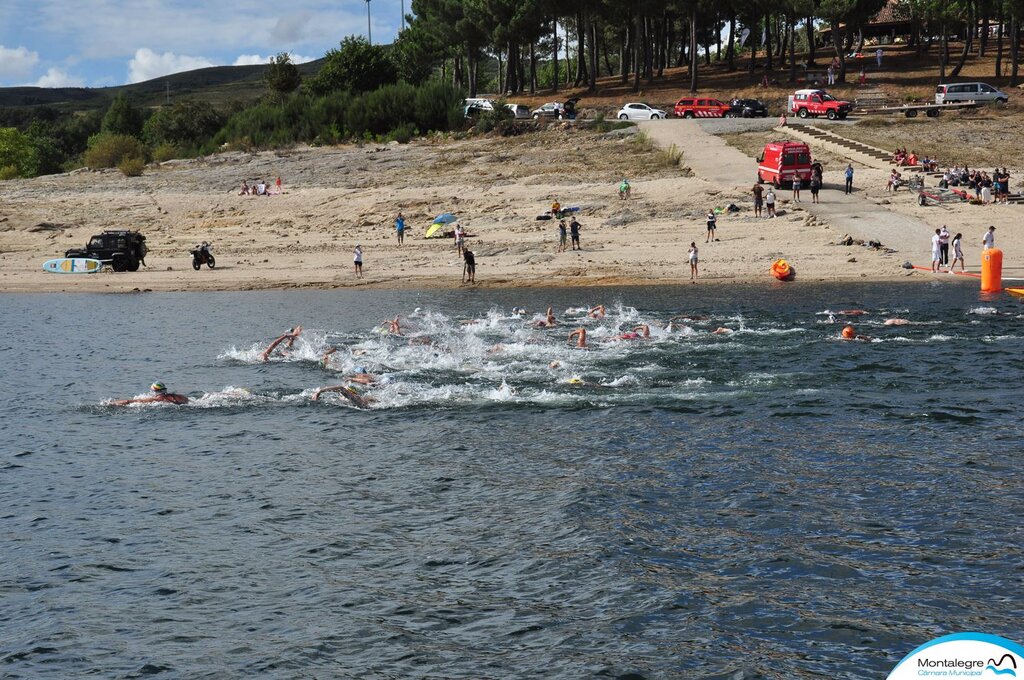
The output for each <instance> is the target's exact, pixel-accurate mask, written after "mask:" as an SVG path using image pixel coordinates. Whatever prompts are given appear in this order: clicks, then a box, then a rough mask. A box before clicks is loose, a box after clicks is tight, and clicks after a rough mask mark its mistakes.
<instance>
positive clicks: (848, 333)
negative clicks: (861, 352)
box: [843, 326, 857, 340]
mask: <svg viewBox="0 0 1024 680" xmlns="http://www.w3.org/2000/svg"><path fill="white" fill-rule="evenodd" d="M856 335H857V331H855V330H854V329H853V326H846V327H845V328H843V338H845V339H846V340H852V339H853V338H854V337H855V336H856Z"/></svg>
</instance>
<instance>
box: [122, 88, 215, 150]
mask: <svg viewBox="0 0 1024 680" xmlns="http://www.w3.org/2000/svg"><path fill="white" fill-rule="evenodd" d="M223 125H224V117H223V116H221V115H220V114H219V113H218V112H217V110H216V109H215V108H213V105H212V104H210V103H209V102H203V101H197V100H194V99H182V100H180V101H179V102H177V103H176V104H175V105H174V106H171V107H167V106H165V107H163V108H161V109H160V110H158V111H157V112H156V113H154V114H153V115H152V116H150V117H149V120H147V121H146V124H145V125H144V126H143V128H142V135H143V137H144V138H145V140H146V141H147V142H148V143H149V144H150V145H153V146H156V145H159V144H163V143H164V142H169V143H171V144H176V145H178V146H183V147H189V146H192V147H200V146H202V145H203V144H205V143H206V142H208V141H209V140H210V139H211V138H212V137H213V136H214V135H215V134H217V131H218V130H220V129H221V127H222V126H223Z"/></svg>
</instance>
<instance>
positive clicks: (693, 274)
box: [690, 241, 697, 283]
mask: <svg viewBox="0 0 1024 680" xmlns="http://www.w3.org/2000/svg"><path fill="white" fill-rule="evenodd" d="M690 281H693V282H694V283H697V242H696V241H690Z"/></svg>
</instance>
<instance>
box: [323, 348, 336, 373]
mask: <svg viewBox="0 0 1024 680" xmlns="http://www.w3.org/2000/svg"><path fill="white" fill-rule="evenodd" d="M337 351H338V348H337V347H328V348H327V351H326V352H324V355H323V356H322V357H320V365H321V366H323V367H324V368H327V367H328V366H330V365H331V355H332V354H334V353H335V352H337Z"/></svg>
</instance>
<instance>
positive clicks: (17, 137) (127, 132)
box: [0, 38, 465, 179]
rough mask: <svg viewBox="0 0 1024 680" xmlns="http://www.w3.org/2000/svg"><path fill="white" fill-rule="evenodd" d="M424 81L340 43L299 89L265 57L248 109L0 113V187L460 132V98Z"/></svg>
mask: <svg viewBox="0 0 1024 680" xmlns="http://www.w3.org/2000/svg"><path fill="white" fill-rule="evenodd" d="M429 76H430V70H429V68H427V69H423V68H421V67H420V66H419V62H418V61H416V60H415V59H407V60H405V61H403V54H402V52H401V50H400V49H399V48H396V47H384V46H371V45H370V44H369V43H368V42H367V41H365V40H363V39H361V38H346V39H345V40H344V41H343V42H342V43H341V46H340V47H339V48H338V49H336V50H331V51H330V52H329V53H328V54H327V59H326V62H325V65H324V67H323V69H321V71H320V72H319V73H318V74H317V75H316V76H315V77H313V78H310V79H308V80H307V81H306V82H303V81H302V78H301V77H300V76H299V74H298V72H297V71H296V70H295V67H294V65H292V64H291V63H290V61H289V59H288V57H287V55H278V56H277V57H275V59H274V61H273V62H272V63H271V64H270V66H269V67H268V70H267V73H266V77H265V81H266V85H267V95H266V96H265V97H264V98H263V100H261V101H260V102H257V103H256V104H254V105H252V106H249V107H245V106H242V105H237V104H236V105H233V106H232V107H231V110H229V111H218V110H217V109H216V108H215V107H214V106H213V105H212V104H210V103H208V102H204V101H200V100H195V99H188V98H186V99H182V100H180V101H178V102H176V103H175V104H174V105H173V106H164V107H160V108H158V109H156V110H153V111H150V110H145V109H141V108H138V107H136V106H134V105H133V104H132V102H131V101H130V100H129V99H128V97H127V96H125V95H123V94H122V95H119V96H118V97H117V98H116V99H114V101H113V102H112V103H111V105H110V106H109V107H108V108H107V110H106V112H105V113H103V114H102V115H100V114H98V113H95V112H90V113H85V114H67V113H62V112H60V111H58V110H56V109H52V108H49V107H38V108H35V109H0V179H11V178H14V177H33V176H36V175H41V174H50V173H55V172H61V171H62V170H69V169H72V168H75V167H81V166H83V165H84V166H88V167H95V168H105V167H119V168H121V170H122V171H123V172H125V174H138V173H139V172H141V168H142V165H143V164H144V163H145V162H146V161H150V160H155V161H165V160H169V159H171V158H181V157H189V156H195V155H199V154H205V153H212V152H214V151H216V150H218V149H223V148H244V149H258V148H272V147H279V146H285V145H288V144H295V143H309V144H335V143H338V142H342V141H346V140H353V139H359V140H363V139H389V140H390V139H395V140H399V141H402V142H405V141H408V140H409V139H411V138H412V137H414V136H417V135H420V134H425V133H427V132H431V131H449V130H453V129H458V128H461V127H462V126H464V125H465V117H464V114H463V102H462V100H463V97H464V96H465V93H464V92H463V90H461V89H460V88H458V87H456V86H455V85H453V84H452V83H450V82H443V81H441V80H439V79H436V78H435V79H429ZM410 80H411V81H415V84H413V83H410V82H408V81H410ZM300 86H301V89H300Z"/></svg>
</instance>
